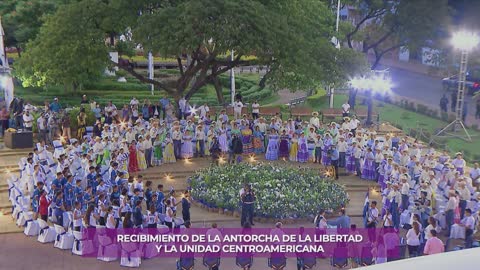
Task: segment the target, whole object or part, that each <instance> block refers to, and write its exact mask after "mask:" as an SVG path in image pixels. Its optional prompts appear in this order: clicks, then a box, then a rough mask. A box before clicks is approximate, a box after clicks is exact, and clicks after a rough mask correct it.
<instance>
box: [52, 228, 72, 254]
mask: <svg viewBox="0 0 480 270" xmlns="http://www.w3.org/2000/svg"><path fill="white" fill-rule="evenodd" d="M53 226H54V227H55V232H56V233H57V237H55V244H54V245H53V246H54V247H56V248H59V249H72V248H73V235H72V234H71V233H68V232H67V231H65V228H64V227H62V226H60V225H58V224H55V225H53Z"/></svg>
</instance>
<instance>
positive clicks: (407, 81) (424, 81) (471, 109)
mask: <svg viewBox="0 0 480 270" xmlns="http://www.w3.org/2000/svg"><path fill="white" fill-rule="evenodd" d="M390 75H391V77H392V82H393V84H394V88H393V92H394V93H395V94H397V95H400V96H404V97H407V98H411V99H415V100H418V101H419V102H422V103H424V104H427V105H432V106H434V107H436V108H439V103H440V98H441V97H442V95H443V94H444V93H447V97H448V100H449V109H450V102H451V91H449V92H445V91H444V90H443V87H442V80H441V79H440V78H436V77H431V76H427V75H423V74H420V73H415V72H411V71H407V70H404V69H398V68H390ZM465 101H466V103H467V106H468V109H467V113H468V115H469V116H470V115H471V116H474V115H475V101H474V100H472V96H466V97H465ZM469 119H472V117H469ZM467 122H468V120H467Z"/></svg>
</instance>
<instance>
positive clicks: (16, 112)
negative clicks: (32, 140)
mask: <svg viewBox="0 0 480 270" xmlns="http://www.w3.org/2000/svg"><path fill="white" fill-rule="evenodd" d="M13 104H14V105H13V108H12V109H13V110H12V112H13V117H14V120H15V122H14V125H15V128H16V129H21V128H23V99H22V98H20V99H19V98H17V99H15V100H14V101H13Z"/></svg>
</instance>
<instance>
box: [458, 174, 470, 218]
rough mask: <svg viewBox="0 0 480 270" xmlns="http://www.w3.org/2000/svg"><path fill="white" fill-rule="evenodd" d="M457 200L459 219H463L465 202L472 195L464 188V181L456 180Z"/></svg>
mask: <svg viewBox="0 0 480 270" xmlns="http://www.w3.org/2000/svg"><path fill="white" fill-rule="evenodd" d="M457 192H458V196H459V199H460V200H459V202H458V206H459V207H460V219H463V217H464V216H465V209H467V203H468V202H469V201H470V199H471V197H472V195H471V193H470V190H469V189H468V188H466V183H465V182H464V181H461V182H458V188H457Z"/></svg>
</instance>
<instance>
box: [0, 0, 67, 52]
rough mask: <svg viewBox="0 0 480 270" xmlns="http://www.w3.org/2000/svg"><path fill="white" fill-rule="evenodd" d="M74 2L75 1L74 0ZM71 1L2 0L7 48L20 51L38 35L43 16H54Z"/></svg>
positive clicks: (1, 7)
mask: <svg viewBox="0 0 480 270" xmlns="http://www.w3.org/2000/svg"><path fill="white" fill-rule="evenodd" d="M72 1H73V0H72ZM67 2H69V0H35V1H31V0H2V1H0V16H2V23H3V26H4V29H5V32H6V42H5V43H6V46H7V47H15V48H17V51H18V54H19V56H20V49H25V45H26V44H27V42H28V41H29V40H32V39H34V38H35V37H36V35H37V34H38V31H39V29H40V27H41V26H42V24H43V16H44V15H46V14H52V13H53V12H55V10H56V9H57V7H58V6H59V5H61V4H63V3H67Z"/></svg>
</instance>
